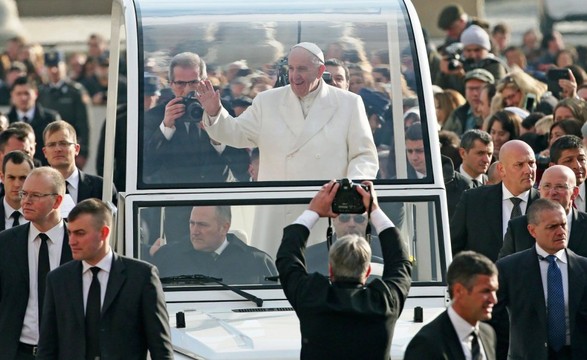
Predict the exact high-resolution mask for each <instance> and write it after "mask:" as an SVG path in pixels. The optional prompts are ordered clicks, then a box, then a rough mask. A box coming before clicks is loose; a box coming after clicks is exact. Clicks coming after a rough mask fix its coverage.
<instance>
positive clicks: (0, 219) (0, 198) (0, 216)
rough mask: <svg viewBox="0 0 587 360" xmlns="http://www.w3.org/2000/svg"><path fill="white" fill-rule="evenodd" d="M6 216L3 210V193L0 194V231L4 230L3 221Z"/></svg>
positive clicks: (4, 224)
mask: <svg viewBox="0 0 587 360" xmlns="http://www.w3.org/2000/svg"><path fill="white" fill-rule="evenodd" d="M5 217H6V212H5V211H4V195H2V196H0V231H2V230H6V223H5V222H4V218H5Z"/></svg>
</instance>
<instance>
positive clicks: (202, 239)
mask: <svg viewBox="0 0 587 360" xmlns="http://www.w3.org/2000/svg"><path fill="white" fill-rule="evenodd" d="M231 217H232V215H231V210H230V206H196V207H194V208H193V209H192V212H191V215H190V220H189V227H190V242H187V241H180V242H177V243H173V244H169V245H164V246H161V247H160V248H159V249H158V250H157V251H156V253H155V254H154V256H153V263H154V264H155V265H156V266H157V267H158V268H159V273H160V274H161V277H167V276H178V275H195V274H202V275H207V276H212V277H216V278H221V279H222V281H223V282H225V283H233V284H234V283H238V284H242V283H249V284H258V283H264V282H266V280H265V277H267V276H275V275H277V270H276V269H275V265H274V264H273V260H272V259H271V257H270V256H269V255H267V254H266V253H264V252H263V251H261V250H258V249H257V248H254V247H252V246H248V245H247V244H245V243H244V242H243V241H242V240H240V239H239V238H238V237H237V236H236V235H234V234H231V233H229V232H228V231H229V229H230V223H231Z"/></svg>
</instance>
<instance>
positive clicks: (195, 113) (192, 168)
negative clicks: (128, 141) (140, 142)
mask: <svg viewBox="0 0 587 360" xmlns="http://www.w3.org/2000/svg"><path fill="white" fill-rule="evenodd" d="M206 77H207V75H206V63H205V62H204V60H203V59H202V58H200V57H199V56H198V55H197V54H195V53H190V52H184V53H180V54H177V55H175V56H174V57H173V59H172V60H171V63H170V65H169V82H170V86H171V90H172V91H173V94H174V95H175V98H173V99H171V100H170V101H168V102H167V103H163V104H159V105H157V106H155V107H154V108H153V109H151V110H149V111H148V112H146V114H145V131H144V135H145V151H144V156H143V174H144V181H145V182H149V183H166V184H169V183H202V182H225V181H247V180H248V178H249V175H248V173H247V169H248V165H249V157H248V153H247V151H246V150H244V149H235V148H232V147H230V146H227V145H225V144H221V143H219V142H216V141H212V140H211V139H210V137H209V136H208V134H207V132H206V130H205V129H204V128H203V126H202V123H201V120H202V114H203V109H202V108H201V106H200V105H199V103H198V102H197V101H196V100H195V98H194V96H195V95H194V94H195V90H196V85H197V84H198V83H199V82H200V81H202V80H204V79H206ZM188 98H189V99H188Z"/></svg>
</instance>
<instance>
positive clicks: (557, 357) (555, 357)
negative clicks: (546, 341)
mask: <svg viewBox="0 0 587 360" xmlns="http://www.w3.org/2000/svg"><path fill="white" fill-rule="evenodd" d="M572 358H573V357H572V355H571V347H570V346H564V347H563V348H562V349H560V350H559V351H554V350H552V349H551V348H550V347H549V348H548V360H571V359H572Z"/></svg>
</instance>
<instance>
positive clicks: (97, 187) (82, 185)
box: [77, 170, 117, 205]
mask: <svg viewBox="0 0 587 360" xmlns="http://www.w3.org/2000/svg"><path fill="white" fill-rule="evenodd" d="M103 184H104V179H102V177H100V176H96V175H90V174H86V173H84V172H83V171H81V170H79V185H78V190H77V202H78V203H79V202H81V201H82V200H86V199H90V198H96V199H100V200H102V186H103ZM116 197H117V196H116V188H115V187H114V186H113V187H112V202H113V203H114V205H116V203H117V201H116V200H117V198H116Z"/></svg>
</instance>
